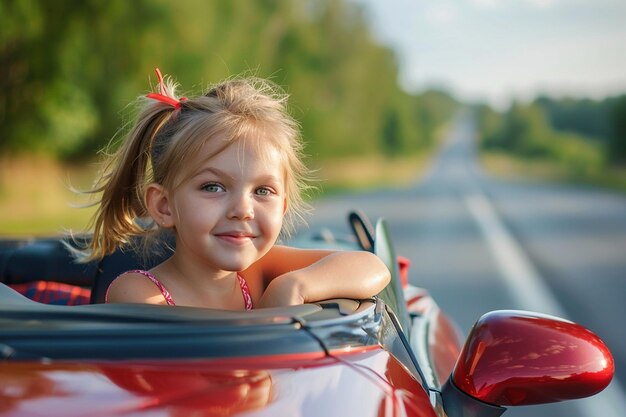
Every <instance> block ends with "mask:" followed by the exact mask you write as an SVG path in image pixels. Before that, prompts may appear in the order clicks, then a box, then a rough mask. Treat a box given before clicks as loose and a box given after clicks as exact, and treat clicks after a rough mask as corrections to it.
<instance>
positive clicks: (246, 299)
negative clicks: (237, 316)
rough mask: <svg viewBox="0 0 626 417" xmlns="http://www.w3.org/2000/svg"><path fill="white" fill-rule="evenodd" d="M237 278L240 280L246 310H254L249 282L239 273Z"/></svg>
mask: <svg viewBox="0 0 626 417" xmlns="http://www.w3.org/2000/svg"><path fill="white" fill-rule="evenodd" d="M237 280H238V281H239V287H240V288H241V294H242V295H243V301H244V303H245V305H246V310H252V296H251V295H250V289H248V283H247V282H246V280H245V279H243V277H242V276H241V275H239V274H237Z"/></svg>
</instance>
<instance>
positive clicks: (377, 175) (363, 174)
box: [313, 153, 431, 196]
mask: <svg viewBox="0 0 626 417" xmlns="http://www.w3.org/2000/svg"><path fill="white" fill-rule="evenodd" d="M430 158H431V153H428V154H427V153H421V154H416V155H411V156H402V157H395V158H389V157H385V156H382V155H370V156H364V157H350V158H342V159H329V160H324V161H320V162H317V163H316V164H315V165H314V167H313V169H314V172H315V179H316V180H317V181H316V184H315V185H316V186H317V188H318V192H317V193H314V196H324V195H329V194H335V193H344V192H359V191H364V190H369V189H373V188H382V187H387V188H389V187H406V186H409V185H411V184H414V183H416V182H417V181H418V180H419V178H420V177H421V175H423V173H424V171H425V170H426V167H427V166H428V161H429V160H430Z"/></svg>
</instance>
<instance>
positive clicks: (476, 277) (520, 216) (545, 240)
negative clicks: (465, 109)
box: [307, 116, 626, 417]
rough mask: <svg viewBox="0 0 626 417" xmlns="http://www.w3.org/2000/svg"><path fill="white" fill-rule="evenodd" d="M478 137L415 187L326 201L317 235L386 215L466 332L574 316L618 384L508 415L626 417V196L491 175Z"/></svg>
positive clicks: (421, 275) (417, 275) (446, 154)
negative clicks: (493, 315) (485, 318)
mask: <svg viewBox="0 0 626 417" xmlns="http://www.w3.org/2000/svg"><path fill="white" fill-rule="evenodd" d="M474 131H475V130H474V126H473V123H472V120H471V119H470V118H469V117H467V116H462V117H459V119H458V120H457V123H456V124H455V126H454V128H453V129H451V132H450V134H449V136H448V138H447V140H446V141H445V143H444V144H443V146H442V148H441V150H440V152H439V154H438V156H437V158H436V159H435V160H434V161H433V163H432V166H431V168H430V170H429V171H428V173H427V175H426V176H425V177H424V178H421V179H419V180H416V182H415V185H414V186H411V187H409V188H404V189H393V190H389V189H386V190H377V191H372V192H368V193H361V194H350V195H341V196H333V197H329V198H325V199H323V200H321V201H319V202H318V203H317V204H316V206H315V214H314V215H313V216H312V218H311V219H310V221H309V225H310V229H309V231H308V232H307V233H318V232H319V231H320V230H321V229H322V228H324V227H327V228H329V229H332V230H335V231H339V233H348V227H347V222H346V221H345V214H346V213H347V211H348V210H350V209H355V208H358V209H360V210H362V211H363V212H365V213H366V214H367V215H368V216H369V217H370V218H371V219H372V220H374V219H376V218H378V217H384V218H385V219H387V221H388V223H389V225H390V229H391V234H392V237H393V239H394V242H395V244H396V251H397V253H398V254H399V255H403V256H406V257H408V258H410V259H411V260H412V267H411V270H410V281H411V283H412V284H414V285H417V286H421V287H425V288H426V289H428V290H429V291H430V293H431V294H432V295H433V296H434V298H435V299H436V300H437V302H438V304H439V305H440V306H441V307H442V308H443V309H444V310H445V311H446V312H447V313H448V314H449V315H450V316H451V317H452V318H453V319H454V320H455V321H456V322H457V323H458V324H459V327H460V328H461V330H462V331H463V332H464V334H467V332H468V331H469V329H470V328H471V326H472V324H473V323H474V321H475V320H476V319H477V318H478V317H479V316H480V315H482V314H483V313H485V312H487V311H490V310H495V309H511V308H513V309H525V310H534V311H539V312H543V313H548V314H555V315H558V316H562V317H564V318H567V319H569V320H572V321H575V322H578V323H580V324H583V325H585V326H587V327H588V328H590V329H591V330H592V331H594V332H595V333H596V334H598V335H599V336H600V337H602V338H603V340H604V341H605V342H606V343H607V345H608V346H609V348H610V349H611V351H612V353H613V355H614V358H615V361H616V379H617V382H616V381H615V380H614V382H612V383H611V385H610V386H609V388H608V389H607V390H605V391H603V392H602V393H600V394H598V395H597V396H595V397H593V398H592V399H585V400H576V401H570V402H567V403H560V404H554V405H541V406H527V407H516V408H511V409H510V410H509V411H507V413H506V414H505V415H506V416H509V417H521V416H533V417H544V416H545V417H548V416H568V417H595V416H603V417H613V416H624V415H626V400H625V397H624V396H625V394H626V393H625V392H624V386H623V384H622V381H626V325H625V322H626V196H624V195H620V194H617V193H614V192H610V191H607V190H601V189H596V188H591V187H580V186H572V185H558V184H548V183H539V182H532V181H529V180H523V179H519V180H515V181H512V180H503V179H497V178H494V177H492V176H489V175H488V174H486V173H485V172H483V171H482V170H481V169H480V168H479V166H478V164H477V160H476V157H475V145H474V135H475V133H474Z"/></svg>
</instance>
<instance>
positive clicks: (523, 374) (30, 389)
mask: <svg viewBox="0 0 626 417" xmlns="http://www.w3.org/2000/svg"><path fill="white" fill-rule="evenodd" d="M350 222H351V225H352V229H353V231H354V232H355V233H354V235H355V237H354V238H352V239H351V240H347V239H344V240H345V241H344V240H339V241H336V240H335V241H334V242H332V243H329V242H328V240H319V241H318V240H315V239H311V240H310V241H308V243H307V245H309V246H325V247H328V246H329V245H332V246H333V247H335V248H337V247H351V248H354V247H360V248H361V249H363V250H372V251H374V252H375V253H376V254H377V255H378V256H379V257H380V258H382V259H383V260H384V261H385V262H386V264H387V265H388V267H389V268H390V270H391V271H392V275H393V279H392V281H391V283H390V284H389V285H388V287H387V288H385V289H384V290H383V291H382V292H381V293H380V294H379V295H378V296H376V297H374V298H372V299H367V300H350V299H335V300H327V301H324V302H320V303H315V304H305V305H300V306H293V307H285V308H272V309H259V310H253V311H251V312H232V311H221V310H208V309H199V308H189V307H170V306H155V305H130V304H129V305H124V304H102V299H103V291H104V289H105V288H106V286H107V285H108V283H109V282H110V281H111V279H112V278H113V277H115V276H116V275H117V274H118V273H120V272H122V271H124V270H128V269H132V268H135V267H137V266H139V265H138V262H139V260H138V259H137V258H136V257H135V256H134V254H133V253H132V252H130V251H128V252H119V253H116V254H114V255H112V256H110V257H107V258H105V259H104V260H102V261H101V262H99V263H93V264H87V265H77V264H74V263H73V262H72V261H71V258H70V256H69V254H68V253H67V251H66V249H65V247H64V246H63V244H62V243H61V241H60V240H56V239H39V240H32V241H26V240H21V241H17V240H4V241H0V282H2V283H1V284H0V356H1V358H2V362H0V416H2V417H8V416H29V417H34V416H64V417H69V416H192V417H193V416H235V415H236V416H341V417H345V416H372V417H374V416H376V417H382V416H398V417H399V416H414V417H435V416H437V417H443V416H448V417H462V416H465V417H470V416H472V417H473V416H485V417H491V416H499V415H501V414H502V413H503V412H504V411H505V410H506V407H508V406H517V405H527V404H539V403H547V402H556V401H563V400H568V399H574V398H582V397H586V396H590V395H594V394H595V393H598V392H599V391H601V390H602V389H604V388H605V387H606V386H607V385H608V384H609V382H610V380H611V378H612V376H613V370H614V364H613V359H612V357H611V354H610V352H609V351H608V349H607V347H606V346H605V345H604V343H603V342H602V341H601V340H600V339H599V338H598V337H597V336H596V335H594V334H593V333H592V332H591V331H589V330H587V329H586V328H583V327H582V326H579V325H577V324H575V323H572V322H569V321H566V320H562V319H559V318H555V317H549V316H545V315H540V314H535V313H530V312H524V311H494V312H490V313H487V314H485V315H484V316H482V317H481V318H480V319H479V320H478V321H477V322H476V324H475V325H474V327H473V329H472V330H471V332H470V334H469V335H468V337H467V339H466V340H465V342H464V343H463V344H462V341H461V340H460V338H459V333H458V332H457V330H456V327H455V325H454V324H453V323H452V322H451V321H450V320H449V319H448V318H447V317H446V315H445V314H444V313H443V312H442V311H441V310H440V309H439V308H438V307H437V304H436V303H435V302H434V300H433V299H432V298H431V297H430V296H429V295H428V293H427V292H426V291H425V290H423V289H420V288H417V287H414V286H411V285H409V284H408V283H407V282H406V266H407V263H406V261H403V260H401V261H400V262H398V258H397V257H396V256H395V254H394V250H393V248H392V245H391V240H390V238H389V235H388V232H387V227H386V225H385V223H384V221H379V223H378V224H377V225H376V228H375V230H372V229H373V228H372V227H371V226H370V225H369V223H368V222H367V220H366V219H364V218H363V217H362V216H360V215H358V214H357V213H352V214H351V216H350ZM142 266H144V267H145V265H142ZM337 279H341V277H337ZM37 289H39V291H34V290H37ZM16 290H18V291H16ZM24 294H26V295H28V296H29V297H30V298H28V297H26V296H25V295H24ZM59 297H60V298H62V299H63V302H64V303H65V304H67V303H68V301H69V303H70V304H81V303H83V305H54V303H55V302H56V301H57V300H58V299H59ZM31 298H34V299H36V300H38V301H33V300H32V299H31Z"/></svg>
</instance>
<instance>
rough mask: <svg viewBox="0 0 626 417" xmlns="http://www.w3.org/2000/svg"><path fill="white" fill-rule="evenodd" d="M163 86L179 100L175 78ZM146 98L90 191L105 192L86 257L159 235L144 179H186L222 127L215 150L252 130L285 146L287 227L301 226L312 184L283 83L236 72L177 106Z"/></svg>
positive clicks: (170, 182) (169, 184)
mask: <svg viewBox="0 0 626 417" xmlns="http://www.w3.org/2000/svg"><path fill="white" fill-rule="evenodd" d="M163 87H164V88H162V91H161V93H162V94H163V95H165V96H167V97H170V98H172V99H175V100H177V101H178V98H176V95H175V89H176V84H174V83H173V82H172V81H171V79H168V80H167V82H166V83H165V84H164V85H163ZM139 99H140V102H141V103H142V104H143V106H142V107H143V108H142V109H141V111H140V112H139V114H138V117H137V119H136V121H135V123H134V125H133V127H132V128H131V130H130V131H129V133H128V135H127V136H126V137H125V140H124V142H123V143H122V145H121V146H120V147H119V149H118V150H117V151H116V152H115V153H114V154H113V155H111V156H110V157H109V159H108V161H107V162H106V163H105V165H104V169H103V174H102V176H101V179H100V180H99V181H98V182H97V183H96V184H95V186H94V187H93V189H92V190H91V191H89V192H90V193H98V194H99V193H101V197H100V205H99V207H98V209H97V211H96V213H95V214H94V216H93V218H92V223H91V225H92V227H93V238H92V240H91V241H90V243H89V246H88V247H87V248H85V250H83V251H79V253H80V255H82V256H80V258H82V259H81V260H83V261H89V260H93V259H99V258H101V257H103V256H105V255H108V254H111V253H112V252H114V251H115V250H116V249H117V248H118V247H123V246H126V245H129V244H131V243H133V241H134V240H135V239H133V237H137V236H143V237H155V236H156V235H157V233H155V232H158V230H159V227H158V225H157V224H155V222H154V221H153V220H152V219H150V218H149V217H148V210H147V208H146V204H145V201H144V192H145V187H146V186H147V185H148V184H150V183H152V182H156V183H158V184H161V185H162V186H164V187H165V188H166V189H173V188H174V187H176V186H177V185H179V184H180V183H181V182H182V181H183V180H184V179H185V175H181V174H184V173H185V170H187V171H188V173H190V172H189V171H191V169H190V167H189V166H188V165H189V163H188V162H189V161H192V160H194V159H193V158H194V157H195V156H196V155H198V153H199V151H200V149H201V148H202V147H203V146H204V145H205V144H207V143H209V142H211V140H215V138H216V137H217V136H218V135H219V143H218V146H217V147H213V146H212V148H211V149H214V152H213V153H212V155H211V156H213V155H216V154H217V153H219V152H221V151H222V150H224V149H225V148H226V147H228V146H230V145H231V144H232V143H235V142H237V141H239V140H242V139H243V140H250V139H249V138H250V137H255V138H256V137H259V140H258V141H257V142H258V143H257V148H258V149H259V150H260V151H261V152H262V151H263V150H264V148H266V147H265V144H268V145H270V146H272V147H273V148H274V149H276V150H278V151H279V152H280V153H281V155H282V157H283V161H284V168H285V186H286V187H285V188H286V200H287V211H286V213H285V218H284V222H283V229H282V232H281V233H282V234H283V235H287V236H288V235H289V234H290V233H291V232H293V231H294V229H295V225H296V223H297V220H302V219H303V214H304V213H305V212H306V211H307V210H308V206H307V204H306V203H305V202H304V199H303V196H302V192H303V191H304V190H305V189H307V188H310V187H309V185H308V175H309V171H308V169H307V168H306V166H305V164H304V163H303V161H302V147H303V145H302V141H301V137H300V129H299V126H298V124H297V122H296V121H295V120H294V119H293V118H292V117H291V116H290V115H289V114H288V112H287V109H286V105H287V95H286V94H285V93H283V92H282V91H281V90H280V89H279V88H278V87H277V86H276V85H274V84H273V83H271V82H270V81H267V80H263V79H259V78H254V77H247V78H235V79H230V80H227V81H224V82H222V83H220V84H217V85H215V86H213V87H212V88H210V89H209V91H208V92H207V93H206V94H204V95H201V96H198V97H195V98H189V99H182V100H180V101H179V103H180V104H177V105H176V106H173V105H172V104H171V103H170V104H168V103H166V102H162V101H158V100H149V99H147V98H145V97H140V98H139ZM262 139H263V141H262ZM261 142H263V143H261ZM196 159H197V158H196ZM185 165H187V166H185ZM183 166H185V168H182V167H183ZM142 219H143V221H142ZM145 219H148V221H145ZM144 240H146V239H144Z"/></svg>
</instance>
